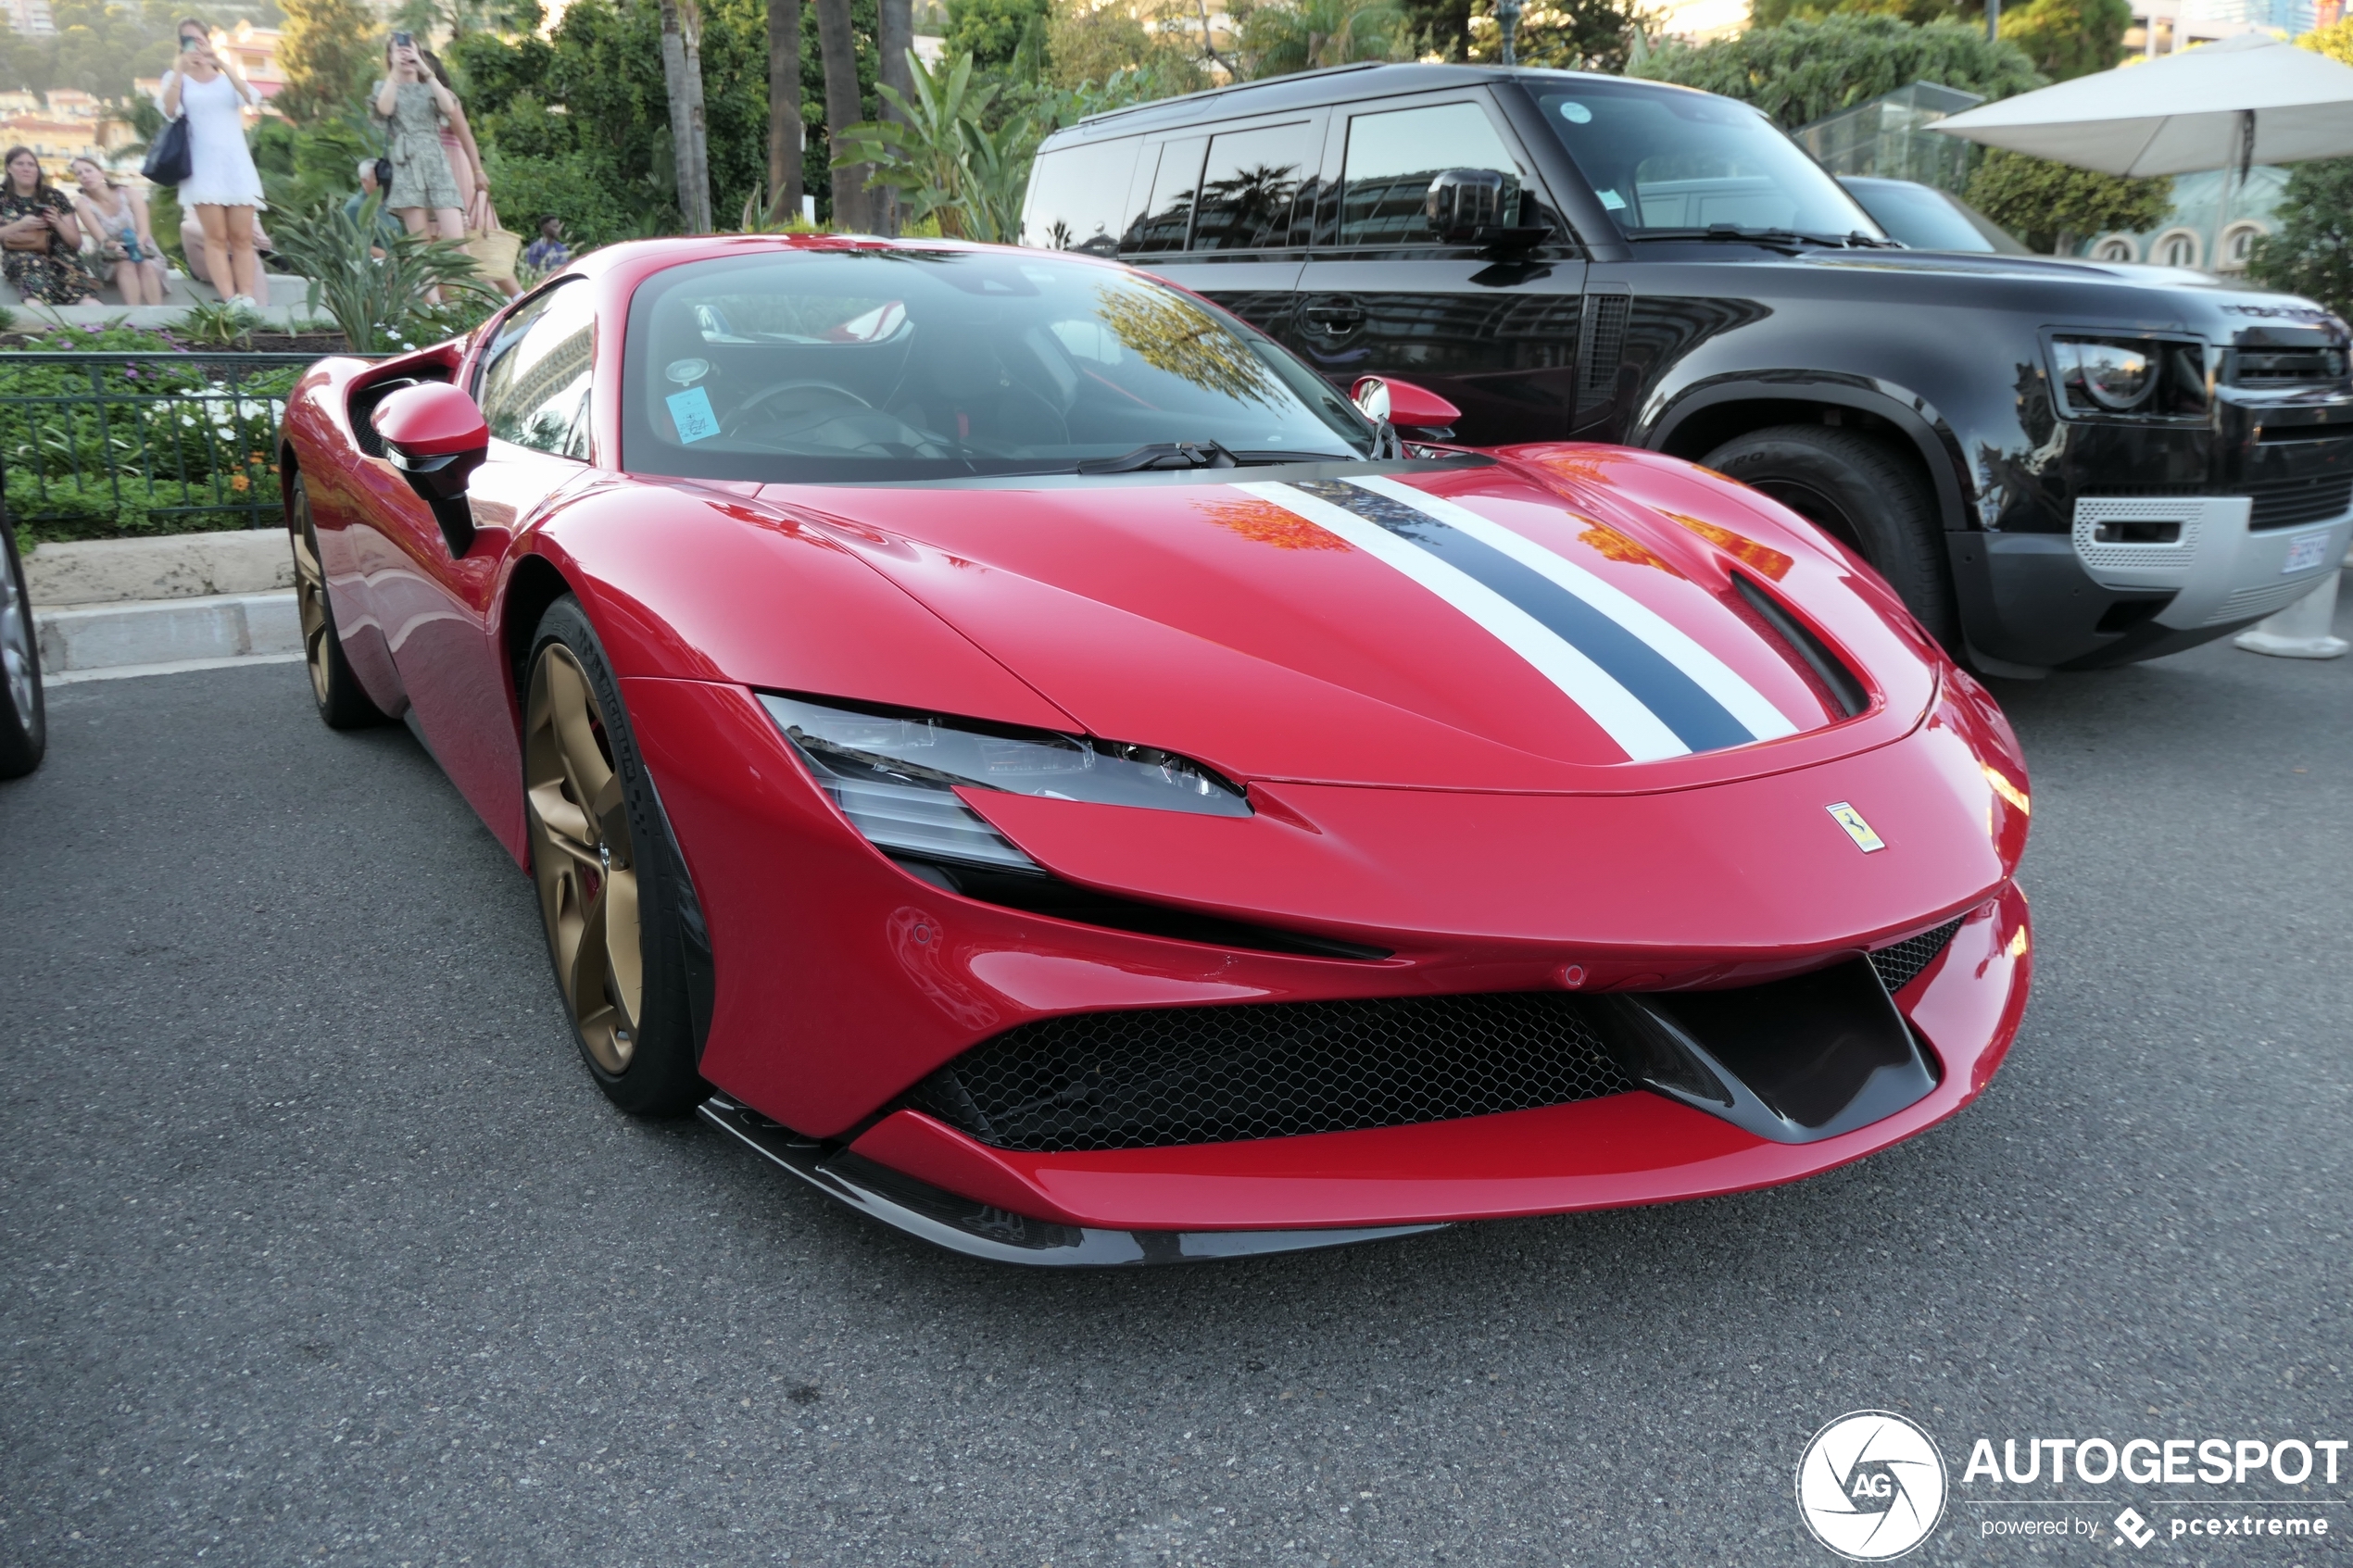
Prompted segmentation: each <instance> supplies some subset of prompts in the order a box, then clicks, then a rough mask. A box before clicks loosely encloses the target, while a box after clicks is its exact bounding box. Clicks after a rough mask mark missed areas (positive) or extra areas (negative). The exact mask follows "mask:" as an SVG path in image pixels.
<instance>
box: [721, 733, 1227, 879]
mask: <svg viewBox="0 0 2353 1568" xmlns="http://www.w3.org/2000/svg"><path fill="white" fill-rule="evenodd" d="M760 701H761V706H763V707H765V708H766V709H768V713H769V716H770V717H771V718H773V719H774V720H775V721H776V727H777V728H778V729H780V730H782V731H784V733H785V738H786V740H788V741H790V742H791V743H792V745H793V748H794V749H795V750H797V751H799V753H800V756H801V759H802V760H804V761H806V762H807V763H808V764H809V769H810V771H811V772H812V773H814V774H815V775H816V778H817V783H818V784H819V785H820V786H821V787H822V788H823V789H824V791H825V793H826V794H828V795H830V796H832V797H834V801H835V803H836V804H837V805H838V806H840V808H841V809H842V814H843V815H844V816H847V817H848V818H849V821H850V823H851V825H852V826H854V827H856V828H857V830H858V831H859V832H860V833H862V834H865V835H866V836H867V838H869V839H870V840H872V841H873V842H874V844H875V846H876V847H879V848H882V849H886V850H889V851H892V852H894V853H897V854H902V855H911V856H914V857H916V858H918V859H936V860H951V861H962V862H964V863H966V864H970V865H982V866H997V867H1001V868H1006V869H1010V870H1020V871H1035V870H1037V869H1038V867H1037V862H1036V861H1034V860H1032V859H1030V858H1029V857H1028V856H1026V855H1025V854H1023V853H1022V852H1021V851H1020V850H1019V849H1018V848H1016V847H1013V845H1012V844H1010V843H1008V842H1007V841H1006V840H1005V838H1004V837H1003V835H1002V834H999V833H998V832H997V830H996V829H995V828H992V827H990V826H989V825H988V822H986V821H985V820H983V819H982V817H981V816H980V815H979V813H977V812H975V811H974V810H973V809H971V808H970V807H967V806H966V805H965V804H964V803H963V801H962V800H960V799H958V798H957V797H956V786H958V785H960V784H962V785H964V786H967V787H970V788H974V789H1001V790H1006V791H1009V792H1011V793H1013V794H1015V795H1042V796H1045V797H1049V798H1051V799H1056V800H1086V801H1092V802H1094V803H1096V804H1098V805H1104V806H1141V807H1147V808H1150V809H1156V810H1162V811H1189V812H1192V813H1194V814H1196V815H1200V816H1209V817H1247V816H1250V815H1252V811H1251V808H1250V802H1249V801H1248V800H1247V799H1246V798H1244V797H1243V794H1242V792H1241V790H1240V789H1239V788H1238V787H1236V786H1235V785H1234V784H1229V783H1227V781H1226V780H1225V779H1222V778H1220V777H1218V775H1217V774H1215V773H1214V772H1212V771H1210V770H1209V769H1207V768H1204V767H1202V765H1201V764H1200V763H1198V762H1194V761H1190V760H1189V759H1185V758H1182V757H1178V756H1176V755H1174V754H1173V753H1170V752H1165V751H1161V750H1158V749H1155V748H1154V747H1151V746H1125V745H1121V744H1119V743H1117V742H1112V741H1101V740H1097V739H1095V738H1094V737H1093V736H1091V735H1065V734H1056V733H1054V732H1053V731H1051V730H1015V729H1010V728H1005V727H1001V726H998V725H990V724H981V723H976V722H975V721H972V720H969V719H949V718H943V717H941V716H939V715H937V714H931V713H882V712H868V711H862V710H860V709H851V708H839V707H835V706H833V705H831V704H824V703H815V702H811V701H809V700H807V699H806V698H802V697H793V696H774V695H773V694H771V693H767V692H762V693H761V694H760Z"/></svg>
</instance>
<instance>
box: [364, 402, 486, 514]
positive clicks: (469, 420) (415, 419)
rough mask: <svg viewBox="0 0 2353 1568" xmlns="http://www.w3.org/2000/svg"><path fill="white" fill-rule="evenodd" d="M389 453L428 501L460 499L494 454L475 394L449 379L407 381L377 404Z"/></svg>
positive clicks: (380, 428) (376, 422) (378, 428)
mask: <svg viewBox="0 0 2353 1568" xmlns="http://www.w3.org/2000/svg"><path fill="white" fill-rule="evenodd" d="M372 422H373V423H374V425H375V427H376V433H377V434H378V435H380V436H382V437H383V438H384V455H385V456H386V457H387V458H390V459H391V461H392V466H393V467H395V468H396V469H398V470H400V471H401V472H402V473H403V474H405V475H406V476H408V480H409V486H410V488H412V489H414V490H415V491H416V492H417V494H418V495H422V496H423V497H424V498H425V499H426V500H428V501H454V500H456V499H457V498H458V497H459V496H460V495H464V494H465V493H466V481H467V480H469V479H471V478H472V477H473V471H474V470H476V469H478V468H480V467H482V464H483V459H484V458H487V457H488V456H489V455H490V426H489V425H488V424H487V423H485V422H484V420H483V417H482V410H481V409H480V408H476V407H475V406H474V400H473V399H472V398H471V397H469V396H467V395H465V393H464V392H462V391H460V390H459V388H457V387H454V386H451V385H449V384H448V383H446V382H433V383H426V384H425V385H422V386H404V387H402V388H401V389H400V390H399V391H398V392H396V393H394V394H393V395H391V396H389V397H387V398H385V399H384V401H383V402H382V403H379V404H377V405H376V411H375V415H374V418H373V420H372Z"/></svg>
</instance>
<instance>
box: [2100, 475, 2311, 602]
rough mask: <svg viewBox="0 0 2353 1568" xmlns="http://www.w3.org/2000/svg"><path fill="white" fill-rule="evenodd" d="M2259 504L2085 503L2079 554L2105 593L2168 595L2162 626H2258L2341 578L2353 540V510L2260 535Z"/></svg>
mask: <svg viewBox="0 0 2353 1568" xmlns="http://www.w3.org/2000/svg"><path fill="white" fill-rule="evenodd" d="M2253 506H2254V503H2253V502H2252V501H2250V500H2249V499H2248V498H2247V497H2246V496H2245V495H2087V496H2083V497H2082V498H2081V499H2079V500H2077V502H2076V503H2075V526H2074V530H2073V533H2072V539H2073V543H2074V546H2075V556H2076V558H2077V559H2078V560H2080V561H2082V563H2083V570H2084V571H2085V572H2087V573H2088V574H2090V576H2091V579H2092V581H2093V582H2095V583H2098V584H2099V585H2100V586H2101V587H2103V588H2118V589H2126V590H2133V591H2140V592H2151V591H2167V590H2170V591H2171V592H2172V593H2173V594H2174V596H2175V597H2174V599H2173V602H2172V603H2171V604H2169V605H2167V606H2166V607H2165V608H2164V609H2163V610H2161V611H2160V612H2158V616H2157V621H2158V625H2160V626H2169V627H2172V628H2174V629H2176V630H2178V631H2185V632H2186V631H2196V630H2198V629H2200V628H2204V627H2210V626H2228V625H2231V624H2233V623H2235V622H2238V621H2257V620H2260V619H2261V618H2262V617H2264V616H2267V615H2269V614H2271V612H2272V611H2273V610H2277V609H2282V608H2285V607H2287V606H2288V605H2291V604H2294V603H2295V602H2296V600H2298V599H2300V598H2302V597H2303V596H2305V595H2306V594H2309V593H2310V592H2311V591H2312V588H2313V586H2314V585H2315V584H2316V583H2319V582H2320V580H2321V577H2322V574H2323V573H2325V572H2329V571H2335V570H2336V568H2337V566H2338V565H2339V563H2341V562H2342V561H2343V560H2344V559H2345V552H2346V547H2347V543H2348V542H2353V511H2347V512H2346V513H2344V514H2343V515H2341V516H2338V517H2335V518H2332V519H2328V520H2325V521H2320V522H2308V523H2300V524H2297V525H2296V526H2295V527H2293V528H2268V529H2264V530H2261V531H2260V532H2257V531H2254V530H2251V529H2249V528H2248V527H2247V514H2248V512H2249V510H2250V509H2251V508H2252V507H2253ZM2168 535H2170V537H2168Z"/></svg>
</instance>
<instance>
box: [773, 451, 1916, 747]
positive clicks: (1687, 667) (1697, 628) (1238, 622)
mask: <svg viewBox="0 0 2353 1568" xmlns="http://www.w3.org/2000/svg"><path fill="white" fill-rule="evenodd" d="M1387 467H1388V468H1389V470H1390V471H1386V472H1384V471H1382V466H1381V465H1348V466H1342V465H1330V466H1325V467H1315V468H1300V467H1294V468H1285V469H1278V470H1239V472H1237V473H1234V474H1233V475H1232V477H1231V480H1230V481H1229V482H1225V483H1219V482H1217V481H1215V480H1212V479H1210V478H1209V477H1208V476H1206V475H1199V476H1196V475H1190V474H1185V475H1140V476H1122V477H1121V478H1118V479H1100V480H1092V481H1088V480H1079V481H1075V482H1073V481H1064V480H1062V479H1059V478H1057V479H1052V480H1042V481H1026V482H1023V484H1022V485H1021V486H1020V487H1013V486H1010V485H1005V484H1002V483H1001V482H1000V483H999V484H992V485H973V486H958V487H925V488H908V489H899V490H892V489H874V488H863V487H862V488H860V489H857V490H854V491H853V490H849V489H836V490H812V489H800V488H796V489H794V490H790V491H774V492H771V496H772V498H773V499H774V500H776V501H779V502H782V503H784V504H786V505H788V506H789V507H790V508H792V509H793V510H794V511H795V512H797V513H798V514H799V516H800V517H801V518H802V519H803V520H804V521H808V522H811V523H812V524H814V525H816V526H819V527H822V528H824V530H825V531H826V532H827V533H829V534H830V535H831V536H832V537H834V538H835V539H837V541H838V542H840V543H841V544H842V545H843V546H845V547H847V548H849V549H850V550H852V551H854V552H856V553H857V554H859V555H860V556H862V558H865V559H866V560H867V561H868V562H869V564H871V565H872V566H873V567H874V568H875V570H876V571H880V572H882V573H884V574H885V575H886V576H887V577H889V578H890V579H891V580H892V581H893V582H894V583H898V584H899V585H900V587H901V588H903V589H905V590H906V591H907V592H908V593H909V594H911V595H912V596H914V597H915V598H916V599H918V600H920V601H921V602H922V603H923V604H924V605H925V606H927V607H929V608H930V609H932V610H933V611H934V612H935V613H937V615H938V616H940V617H941V618H942V619H944V620H945V621H947V622H948V623H949V624H950V625H951V626H953V627H954V628H956V629H957V630H958V631H960V632H961V633H963V634H964V635H965V636H966V637H968V638H969V639H971V640H972V641H973V642H974V643H975V644H976V645H977V646H979V647H981V648H982V649H983V650H985V651H986V652H988V654H990V655H991V656H993V657H994V658H995V659H998V660H999V661H1000V662H1001V663H1002V664H1004V665H1005V666H1006V667H1007V668H1008V669H1009V670H1011V671H1013V673H1014V674H1015V675H1017V676H1019V677H1020V678H1021V679H1022V680H1024V681H1025V682H1026V683H1028V684H1030V685H1031V686H1033V687H1034V688H1035V689H1036V690H1037V691H1038V693H1039V694H1040V695H1042V696H1045V697H1046V698H1047V699H1048V700H1049V701H1051V702H1052V703H1054V704H1055V705H1056V706H1058V707H1060V708H1061V709H1063V711H1064V712H1066V713H1068V714H1070V715H1071V716H1072V717H1073V718H1074V719H1075V720H1076V721H1077V722H1078V723H1080V724H1082V725H1083V726H1084V727H1085V728H1086V729H1087V730H1088V731H1089V732H1090V733H1092V734H1097V735H1100V736H1102V737H1104V738H1107V739H1112V740H1119V741H1128V742H1136V743H1140V744H1146V745H1151V746H1164V747H1167V748H1169V749H1172V750H1176V751H1181V752H1184V753H1186V754H1187V755H1190V756H1193V757H1197V758H1199V759H1201V760H1202V761H1204V762H1207V763H1209V764H1210V765H1212V766H1213V767H1216V768H1218V769H1220V770H1221V771H1227V772H1228V773H1230V774H1232V775H1233V776H1235V777H1238V778H1245V779H1249V778H1256V779H1265V780H1279V779H1288V780H1296V781H1303V782H1315V783H1327V784H1384V785H1392V786H1421V787H1436V788H1471V789H1509V790H1554V789H1592V788H1597V787H1598V788H1642V787H1656V786H1658V785H1660V784H1665V783H1667V782H1670V781H1672V782H1704V781H1705V780H1707V779H1720V778H1724V777H1730V776H1739V775H1742V774H1745V773H1753V772H1758V771H1773V770H1775V769H1778V768H1782V767H1788V766H1793V765H1798V764H1801V763H1803V762H1806V761H1809V760H1815V759H1819V758H1821V757H1823V756H1825V755H1829V754H1832V753H1835V752H1838V751H1843V750H1847V749H1852V748H1853V747H1855V746H1861V745H1869V744H1876V743H1878V742H1879V741H1882V740H1885V739H1889V738H1893V736H1894V734H1901V733H1903V731H1904V730H1905V729H1907V728H1908V727H1909V726H1910V723H1911V721H1913V720H1914V719H1916V718H1917V716H1918V715H1919V713H1920V712H1921V711H1923V710H1924V709H1925V706H1926V703H1927V701H1928V700H1929V697H1930V696H1931V692H1932V688H1933V684H1934V683H1933V680H1932V678H1929V677H1927V676H1925V675H1924V673H1923V671H1924V670H1925V666H1924V665H1923V663H1922V660H1921V656H1920V655H1919V652H1918V651H1916V650H1914V649H1912V648H1910V647H1908V646H1906V645H1905V644H1904V643H1903V640H1902V639H1901V637H1899V636H1895V635H1892V634H1891V629H1890V628H1889V627H1888V626H1887V624H1886V622H1885V620H1884V618H1883V613H1882V612H1881V611H1880V610H1878V609H1874V608H1870V607H1869V605H1867V603H1866V600H1865V597H1864V596H1861V595H1858V594H1857V592H1856V587H1855V584H1854V582H1853V579H1852V577H1851V576H1850V571H1851V569H1850V568H1849V566H1848V565H1847V564H1846V563H1845V562H1844V561H1843V559H1842V558H1840V557H1838V556H1837V555H1836V554H1835V553H1834V552H1832V551H1831V550H1829V549H1828V548H1826V547H1823V546H1818V545H1814V546H1808V545H1806V544H1804V543H1800V542H1798V541H1797V540H1795V539H1794V538H1793V536H1792V535H1791V534H1790V533H1788V532H1787V529H1786V525H1785V524H1783V523H1780V522H1779V521H1776V520H1775V519H1774V518H1773V517H1772V516H1771V515H1770V514H1769V512H1768V511H1762V510H1755V509H1749V508H1746V507H1745V505H1744V504H1743V503H1740V502H1730V503H1729V504H1728V503H1727V502H1726V501H1725V496H1726V495H1728V494H1730V487H1729V486H1726V485H1723V484H1722V483H1720V482H1714V481H1712V478H1711V479H1709V480H1707V481H1706V482H1701V481H1700V480H1698V479H1696V478H1694V480H1693V481H1692V483H1690V484H1689V485H1688V487H1687V489H1688V493H1683V492H1676V491H1674V490H1673V487H1672V485H1671V484H1670V485H1669V487H1668V493H1667V494H1666V495H1665V500H1666V502H1667V503H1669V504H1667V505H1661V504H1657V503H1658V501H1659V499H1660V497H1659V496H1658V495H1655V494H1654V495H1652V496H1651V497H1650V498H1649V499H1648V500H1644V499H1638V498H1635V497H1633V496H1630V495H1626V494H1622V493H1620V492H1619V491H1618V490H1617V488H1615V487H1614V486H1612V485H1611V484H1609V483H1577V481H1576V478H1575V467H1574V465H1573V464H1572V465H1571V466H1570V470H1568V473H1567V475H1566V476H1565V475H1564V474H1563V473H1561V472H1555V471H1548V470H1546V469H1543V468H1539V467H1533V466H1529V465H1523V464H1516V463H1509V462H1504V463H1465V464H1462V465H1460V466H1448V467H1444V468H1441V467H1438V466H1436V465H1429V464H1421V465H1388V466H1387ZM1677 467H1678V468H1679V469H1680V465H1678V466H1677ZM1682 471H1683V472H1685V473H1688V474H1690V475H1692V476H1698V475H1700V473H1701V470H1682ZM1223 477H1225V476H1224V474H1223V473H1222V471H1221V474H1220V478H1223ZM1604 477H1605V476H1604ZM1648 477H1649V478H1650V479H1651V480H1652V481H1653V482H1654V483H1652V485H1651V489H1652V490H1653V491H1654V492H1655V491H1656V490H1657V484H1656V483H1655V482H1656V480H1657V477H1658V476H1657V473H1656V472H1655V470H1653V471H1651V472H1650V473H1649V475H1648ZM1676 502H1680V503H1682V504H1685V505H1689V506H1692V507H1693V508H1705V510H1706V511H1708V512H1710V513H1712V514H1714V515H1708V516H1703V515H1699V513H1698V512H1697V511H1689V512H1687V511H1680V510H1677V509H1674V507H1673V505H1672V503H1676ZM1769 505H1770V504H1769V503H1764V502H1762V501H1761V500H1760V501H1759V502H1758V503H1757V506H1758V507H1759V508H1769ZM1758 534H1763V535H1765V536H1767V537H1770V538H1778V539H1779V540H1780V544H1781V546H1790V547H1775V546H1772V545H1768V544H1766V543H1763V542H1761V541H1760V539H1759V538H1757V537H1755V536H1754V535H1758ZM1736 574H1738V575H1739V576H1740V577H1741V578H1742V579H1743V581H1739V582H1736V581H1735V575H1736ZM1826 654H1827V655H1828V657H1829V658H1830V659H1831V661H1832V663H1833V668H1832V669H1831V671H1828V672H1827V673H1826V672H1825V671H1824V670H1823V656H1824V655H1826ZM1891 664H1892V665H1894V666H1896V667H1897V669H1896V670H1895V672H1894V678H1893V679H1891V678H1890V673H1889V666H1890V665H1891ZM1842 682H1843V683H1844V684H1843V685H1842V684H1841V683H1842ZM1858 690H1859V691H1860V692H1862V693H1863V694H1864V697H1863V700H1862V701H1861V702H1860V703H1857V702H1856V698H1855V696H1854V694H1855V693H1856V691H1858ZM1842 692H1843V693H1844V694H1845V695H1844V696H1842ZM1857 707H1859V708H1861V709H1863V710H1864V711H1863V713H1862V715H1861V716H1860V718H1859V719H1858V717H1857V715H1856V714H1855V713H1854V712H1851V711H1850V709H1853V708H1857ZM1891 708H1894V709H1905V710H1906V711H1905V712H1904V713H1903V714H1902V715H1901V716H1900V722H1898V723H1896V724H1895V725H1894V728H1892V729H1891V728H1888V727H1887V726H1886V725H1884V724H1872V723H1870V722H1869V719H1870V718H1872V717H1880V718H1882V719H1896V718H1898V715H1897V714H1895V713H1894V712H1890V711H1889V709H1891ZM1832 732H1847V733H1839V734H1832Z"/></svg>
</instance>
